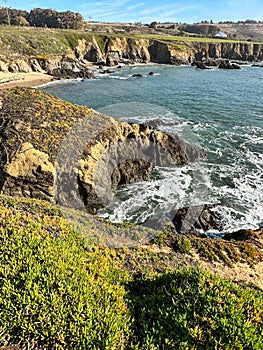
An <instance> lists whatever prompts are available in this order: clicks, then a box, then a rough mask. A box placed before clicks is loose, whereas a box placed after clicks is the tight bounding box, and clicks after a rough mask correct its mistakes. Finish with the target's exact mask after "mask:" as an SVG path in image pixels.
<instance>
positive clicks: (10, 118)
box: [0, 88, 263, 286]
mask: <svg viewBox="0 0 263 350" xmlns="http://www.w3.org/2000/svg"><path fill="white" fill-rule="evenodd" d="M0 105H1V110H0V137H1V143H0V147H1V163H0V179H1V182H0V189H1V198H2V200H3V202H4V203H9V201H10V200H11V198H12V201H13V202H14V203H17V206H18V207H19V203H20V202H21V201H23V203H27V204H26V209H23V210H24V211H25V210H26V211H28V210H29V211H31V210H36V209H34V208H36V207H37V206H39V207H42V206H44V204H43V203H44V202H46V203H48V202H52V203H56V202H58V204H60V208H62V207H63V204H66V205H67V203H69V205H70V201H71V199H72V192H74V191H75V192H74V193H75V194H76V193H77V195H78V196H79V198H80V201H81V202H82V206H83V207H84V208H86V211H85V212H86V214H83V211H79V210H78V208H76V206H74V220H75V219H76V217H77V221H78V223H81V222H82V219H83V215H87V218H88V219H87V221H84V225H82V226H81V228H80V227H79V226H78V228H77V229H81V232H85V235H91V236H92V237H94V239H96V240H97V239H98V241H99V242H100V240H101V238H103V242H104V244H105V240H106V244H109V243H108V242H111V243H110V244H113V245H114V246H115V247H118V246H122V244H124V245H126V244H127V243H126V242H127V240H128V242H129V244H131V246H138V245H139V246H141V245H142V242H145V239H146V248H145V249H147V250H150V251H151V249H155V254H157V255H158V256H159V255H160V254H164V255H165V256H166V258H165V259H168V261H169V264H172V265H173V266H175V265H176V264H177V263H179V264H181V263H182V261H183V262H184V263H185V254H189V253H191V254H190V255H187V264H188V265H191V266H196V264H197V263H198V264H199V265H200V266H201V267H203V268H207V269H209V270H211V271H213V272H215V273H219V274H220V275H221V276H230V277H231V278H233V279H235V280H240V279H241V280H242V279H244V278H246V279H247V280H249V281H251V282H254V283H256V284H257V285H258V286H262V279H261V278H260V275H261V272H262V266H263V253H262V251H263V250H262V249H263V243H262V233H263V232H262V228H261V229H259V230H255V231H253V230H241V231H238V232H232V233H229V234H226V235H225V238H213V239H211V238H208V237H206V236H205V235H204V234H200V232H198V230H200V228H205V229H207V228H209V225H211V222H214V223H215V224H216V225H218V220H217V219H219V220H220V218H218V217H217V216H216V215H214V214H216V213H215V212H214V211H213V208H210V207H209V206H204V208H203V209H202V210H199V208H192V209H191V213H192V214H193V215H195V218H196V219H198V217H197V215H199V214H200V216H199V219H198V220H196V223H194V220H192V219H191V218H190V223H192V224H193V223H194V226H189V229H187V232H181V231H180V226H181V225H182V223H183V222H184V223H186V221H185V216H186V215H187V212H188V208H182V209H181V210H179V211H178V212H177V213H172V215H173V216H174V218H173V221H172V220H170V224H168V226H166V227H164V226H162V225H159V224H160V223H159V222H152V224H153V226H151V225H149V227H146V226H138V225H132V224H129V223H124V224H120V226H118V225H117V226H116V225H114V224H112V223H109V222H107V221H105V220H103V219H98V218H96V217H95V216H94V215H91V214H95V213H96V212H97V210H98V209H99V208H101V207H102V206H103V205H104V203H105V202H104V198H103V196H104V195H105V196H106V195H107V191H103V192H100V188H101V186H98V185H96V183H95V181H94V180H95V179H94V172H93V170H94V169H95V168H96V164H98V165H99V166H98V167H97V169H98V172H97V174H103V171H102V170H103V169H105V168H106V169H108V170H109V169H110V170H113V171H112V172H110V175H111V176H108V175H109V174H108V173H107V172H106V175H107V176H106V179H107V180H108V182H107V183H106V186H105V188H107V189H108V190H109V191H110V192H114V191H115V190H116V189H117V188H118V186H122V185H125V184H128V183H131V182H134V181H138V180H147V178H148V176H149V174H150V173H151V171H152V168H153V166H154V165H155V164H162V165H167V164H173V165H174V166H176V165H177V164H178V165H180V164H184V163H187V162H190V161H195V160H199V159H202V158H203V157H204V152H203V151H202V150H200V149H196V148H195V147H193V146H191V145H190V144H187V143H185V142H184V141H183V140H181V139H180V138H178V137H176V136H174V137H172V136H171V135H169V134H166V133H162V132H159V131H157V130H154V129H151V128H150V127H149V126H148V125H145V124H128V123H125V122H123V121H121V120H115V119H114V118H111V117H108V116H105V115H102V114H100V113H97V112H95V111H94V110H92V109H91V108H88V107H84V106H78V105H75V104H71V103H68V102H65V101H61V100H59V99H58V98H56V97H54V96H51V95H49V94H46V93H44V92H43V91H41V90H38V89H29V88H14V89H9V90H5V92H4V93H3V95H1V103H0ZM76 126H77V127H76ZM85 128H86V130H88V133H87V132H86V131H85V132H83V130H85ZM94 130H96V133H95V134H93V133H92V132H93V131H94ZM90 131H91V132H90ZM75 136H77V137H75ZM87 136H88V138H87ZM83 137H84V139H86V140H89V142H86V143H84V145H83V142H82V141H83ZM63 140H64V141H63ZM72 140H73V141H74V142H73V143H72V144H71V143H70V141H72ZM80 144H81V147H79V145H80ZM120 144H122V145H124V146H125V149H126V150H128V154H127V155H125V153H123V148H122V147H119V146H120ZM116 145H117V146H118V147H117V148H115V146H116ZM71 146H73V147H71ZM135 146H136V147H135ZM76 150H77V152H76ZM136 150H137V151H136ZM118 151H121V154H124V157H122V158H121V159H120V158H118V156H116V152H117V153H118ZM142 151H143V152H144V151H146V155H147V152H149V151H150V154H151V156H150V157H149V156H148V157H146V158H143V157H142V156H141V155H142V153H143V152H142ZM111 152H113V153H111ZM132 152H134V153H132ZM136 152H139V153H136ZM112 154H114V155H115V156H116V157H115V158H114V157H113V159H115V160H117V163H114V162H113V163H111V164H112V165H115V167H114V168H111V165H109V163H107V159H109V158H110V159H112V157H108V156H109V155H112ZM76 155H77V156H76ZM105 155H106V157H104V156H105ZM135 155H136V156H140V158H137V159H134V156H135ZM58 156H59V157H58ZM128 156H130V157H128ZM160 156H161V157H160ZM163 156H164V157H163ZM72 160H73V163H72ZM119 160H121V161H120V162H118V161H119ZM149 160H150V161H149ZM75 162H76V163H75ZM75 164H77V166H75ZM105 165H106V167H105ZM58 170H59V178H60V180H61V181H60V182H59V186H61V188H60V190H61V191H58V192H57V189H56V188H55V183H58V181H57V178H56V176H57V174H56V173H57V171H58ZM103 178H104V179H105V176H104V177H103ZM97 179H99V180H100V178H97ZM72 182H73V184H74V188H73V189H72V188H70V191H64V189H65V187H66V189H68V185H71V183H72ZM98 183H100V181H98V182H97V184H98ZM101 184H102V187H103V186H104V183H103V182H102V183H101ZM71 190H72V191H71ZM74 193H73V196H74V195H75V194H74ZM101 193H102V194H103V196H101V195H100V194H101ZM98 194H99V195H98ZM8 198H9V199H8ZM39 200H44V202H43V201H39ZM8 205H9V204H8ZM14 205H16V204H14ZM23 205H24V204H23ZM45 205H46V204H45ZM24 206H25V205H24ZM31 206H32V208H33V209H30V208H31ZM23 208H24V207H23ZM76 209H77V210H76ZM82 209H83V208H82ZM210 209H212V210H210ZM195 211H197V213H198V214H197V215H196V213H195ZM212 214H213V216H211V215H212ZM34 215H35V214H34ZM67 217H68V216H67ZM85 217H86V216H85ZM150 224H151V223H150ZM166 224H167V223H166ZM158 225H159V226H158ZM152 228H155V231H154V230H152ZM156 228H157V231H156ZM196 229H197V230H196ZM105 237H106V239H105ZM142 238H143V239H142ZM112 242H113V243H112ZM182 257H183V258H182ZM143 263H145V262H143ZM174 264H175V265H174ZM147 266H148V265H147ZM233 266H235V269H233ZM251 266H253V267H251ZM132 268H133V269H134V267H132ZM157 268H158V267H156V269H157Z"/></svg>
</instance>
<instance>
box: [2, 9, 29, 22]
mask: <svg viewBox="0 0 263 350" xmlns="http://www.w3.org/2000/svg"><path fill="white" fill-rule="evenodd" d="M27 15H28V12H27V11H23V10H16V9H11V8H8V11H7V8H6V7H0V24H5V25H10V24H11V25H18V26H28V25H29V23H28V21H27V20H26V17H27Z"/></svg>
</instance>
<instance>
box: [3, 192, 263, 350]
mask: <svg viewBox="0 0 263 350" xmlns="http://www.w3.org/2000/svg"><path fill="white" fill-rule="evenodd" d="M0 242H1V244H0V334H1V338H0V346H5V345H12V344H20V346H21V347H22V348H23V347H24V348H26V346H27V345H28V344H30V346H35V348H39V349H40V348H44V347H45V348H48V349H145V350H149V349H152V350H157V349H200V350H201V349H253V350H257V349H258V350H259V349H262V347H263V331H262V329H263V315H262V310H263V296H262V291H261V290H257V289H254V288H249V287H247V286H243V287H241V286H238V285H235V284H233V283H232V282H230V281H229V280H225V279H222V278H219V277H216V276H214V275H212V274H210V273H208V272H204V271H202V270H199V269H196V268H188V269H184V270H181V269H179V270H177V271H175V272H170V273H169V272H168V269H167V270H166V271H165V270H163V271H162V273H160V271H159V272H158V271H156V270H154V269H152V268H151V266H150V264H149V269H146V270H145V271H144V273H140V274H137V273H134V271H133V269H132V268H131V266H132V265H131V264H130V263H128V261H127V256H128V257H129V259H136V253H135V251H133V252H132V251H130V252H129V254H127V249H109V248H106V247H98V246H95V245H93V244H92V243H91V242H90V241H89V239H88V238H85V237H84V236H83V235H80V234H79V233H78V232H76V231H75V230H74V229H73V228H72V227H71V225H70V224H69V222H68V221H67V220H66V219H65V218H63V213H62V211H61V210H60V209H59V208H58V207H56V206H53V205H50V204H47V203H45V202H42V201H38V200H27V199H18V198H9V197H6V196H0ZM132 253H133V255H132ZM157 257H158V255H156V257H155V259H156V261H157ZM147 258H148V259H149V256H148V257H147V254H146V253H144V259H145V260H146V259H147ZM152 259H153V255H152V257H151V259H150V260H152ZM125 266H126V268H125Z"/></svg>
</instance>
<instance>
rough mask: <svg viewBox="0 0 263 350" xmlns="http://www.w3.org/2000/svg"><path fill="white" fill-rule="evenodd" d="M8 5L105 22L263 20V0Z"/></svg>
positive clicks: (79, 0)
mask: <svg viewBox="0 0 263 350" xmlns="http://www.w3.org/2000/svg"><path fill="white" fill-rule="evenodd" d="M1 1H2V0H0V2H1ZM4 5H5V4H4V2H3V1H2V6H4ZM7 6H9V7H12V8H18V9H24V10H30V9H33V8H36V7H41V8H53V9H56V10H58V11H66V10H71V11H74V12H80V13H81V14H82V15H83V16H84V18H85V19H86V20H92V21H103V22H107V21H108V22H142V23H150V22H153V21H157V22H169V21H171V22H186V23H193V22H198V21H201V20H211V19H212V20H213V21H214V22H217V21H221V20H232V21H238V20H245V19H255V20H263V0H217V1H216V0H113V1H107V0H95V1H92V0H74V1H67V0H63V1H58V0H53V1H52V0H42V1H38V0H32V1H30V0H29V1H18V0H8V2H7Z"/></svg>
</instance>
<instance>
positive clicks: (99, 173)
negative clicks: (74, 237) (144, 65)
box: [0, 88, 204, 213]
mask: <svg viewBox="0 0 263 350" xmlns="http://www.w3.org/2000/svg"><path fill="white" fill-rule="evenodd" d="M0 138H1V143H0V151H1V152H0V154H1V158H0V179H1V181H0V193H3V194H7V195H10V196H22V197H28V198H38V199H45V200H48V201H51V202H58V203H59V204H61V205H63V206H67V205H68V206H70V205H72V200H73V199H74V200H75V199H76V198H78V201H80V198H82V205H83V203H84V204H85V206H86V208H87V210H88V212H89V213H96V211H97V210H98V209H99V208H101V207H103V206H104V205H105V204H106V203H107V202H105V200H107V198H108V199H109V200H110V199H111V198H110V195H111V194H112V193H114V192H115V191H116V189H117V188H118V187H119V186H121V185H125V184H128V183H132V182H134V181H138V180H147V178H148V176H149V174H150V173H151V171H152V169H153V167H154V166H155V165H160V166H165V165H176V164H185V163H188V162H190V161H195V160H198V159H200V158H201V157H204V153H203V151H201V150H198V149H196V148H195V147H193V146H191V145H190V144H187V143H185V142H184V141H183V140H182V139H181V138H179V137H177V136H176V135H169V134H166V133H163V132H160V131H156V130H152V129H150V128H149V127H148V126H147V125H144V124H141V125H139V124H128V123H125V122H123V121H121V120H115V119H114V118H111V117H107V116H104V115H102V114H100V113H97V112H95V111H93V110H92V109H90V108H88V107H81V106H77V105H74V104H71V103H68V102H65V101H61V100H59V99H58V98H55V97H53V96H50V95H48V94H45V93H44V92H43V91H40V90H35V89H27V88H15V89H11V90H7V91H5V93H4V95H3V101H2V108H1V109H0ZM72 193H73V196H74V197H72Z"/></svg>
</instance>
